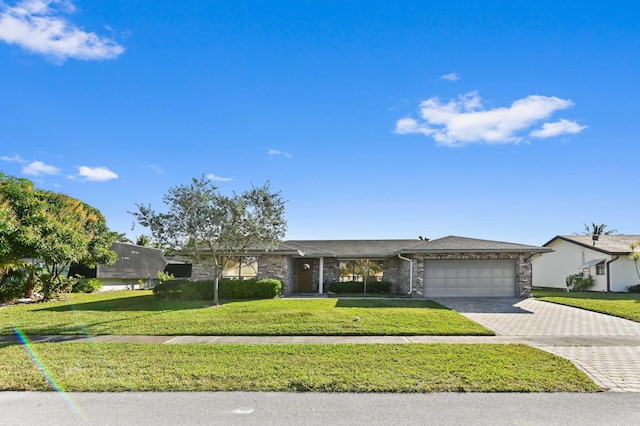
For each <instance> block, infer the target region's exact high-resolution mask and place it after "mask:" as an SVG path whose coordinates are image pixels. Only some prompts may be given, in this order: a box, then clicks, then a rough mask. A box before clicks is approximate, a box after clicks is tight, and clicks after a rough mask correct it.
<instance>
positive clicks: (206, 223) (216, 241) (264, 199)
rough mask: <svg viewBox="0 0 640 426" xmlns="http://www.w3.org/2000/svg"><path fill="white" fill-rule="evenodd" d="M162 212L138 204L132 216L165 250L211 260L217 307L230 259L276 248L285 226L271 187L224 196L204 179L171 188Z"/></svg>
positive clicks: (281, 204)
mask: <svg viewBox="0 0 640 426" xmlns="http://www.w3.org/2000/svg"><path fill="white" fill-rule="evenodd" d="M163 202H164V203H165V204H166V205H167V206H168V211H167V212H166V213H161V212H156V211H155V210H153V209H152V208H151V205H146V206H145V205H141V204H136V207H137V208H138V210H137V211H135V212H130V213H131V214H133V215H134V216H135V218H136V220H137V221H138V223H140V225H142V226H144V227H148V228H149V229H150V230H151V235H152V237H153V239H154V241H155V242H156V243H158V244H160V246H161V247H163V248H168V249H171V250H176V251H178V252H182V253H184V254H186V255H187V256H189V257H191V258H192V259H195V260H200V261H202V262H203V264H204V263H205V262H204V261H205V260H210V262H208V263H209V265H210V274H211V276H213V277H214V281H215V284H214V294H213V303H214V304H215V305H218V304H219V300H218V288H219V280H220V277H221V275H222V271H223V270H224V269H225V268H226V266H227V262H228V261H229V259H231V258H233V257H234V256H236V255H238V254H239V253H242V252H243V251H245V250H247V249H250V248H251V249H262V250H269V249H274V248H276V247H277V246H278V244H279V243H280V240H281V239H282V238H283V237H284V235H285V232H286V229H287V223H286V220H285V218H284V201H283V200H282V199H281V197H280V193H279V192H276V193H273V192H271V190H270V188H269V183H268V182H267V183H266V184H265V185H264V186H262V187H259V188H256V187H253V186H252V188H251V189H250V190H248V191H245V192H243V193H241V194H236V193H233V195H231V196H225V195H222V194H221V193H220V192H219V191H218V188H217V187H216V186H214V185H213V184H212V183H211V181H210V180H208V179H206V178H205V177H204V176H203V177H202V178H200V179H196V178H193V179H192V182H191V184H189V185H178V186H175V187H172V188H170V189H169V191H168V192H167V193H166V195H165V196H164V198H163Z"/></svg>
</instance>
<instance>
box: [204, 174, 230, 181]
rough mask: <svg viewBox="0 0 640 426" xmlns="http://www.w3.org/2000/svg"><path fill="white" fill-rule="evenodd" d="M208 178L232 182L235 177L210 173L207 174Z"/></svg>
mask: <svg viewBox="0 0 640 426" xmlns="http://www.w3.org/2000/svg"><path fill="white" fill-rule="evenodd" d="M207 179H210V180H214V181H218V182H230V181H232V180H233V178H224V177H220V176H216V175H214V174H213V173H209V174H208V175H207Z"/></svg>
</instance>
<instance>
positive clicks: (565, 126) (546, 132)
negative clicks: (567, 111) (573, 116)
mask: <svg viewBox="0 0 640 426" xmlns="http://www.w3.org/2000/svg"><path fill="white" fill-rule="evenodd" d="M586 128H587V126H581V125H579V124H578V123H576V122H575V121H569V120H565V119H564V118H562V119H560V121H556V122H555V123H544V124H543V125H542V128H540V129H538V130H534V131H533V132H531V136H533V137H534V138H552V137H554V136H559V135H564V134H567V133H569V134H572V135H575V134H576V133H580V132H581V131H583V130H584V129H586Z"/></svg>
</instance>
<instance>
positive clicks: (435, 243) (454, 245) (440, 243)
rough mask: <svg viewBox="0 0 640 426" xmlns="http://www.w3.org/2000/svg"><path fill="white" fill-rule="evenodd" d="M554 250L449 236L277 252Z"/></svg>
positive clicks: (294, 244)
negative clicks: (434, 238)
mask: <svg viewBox="0 0 640 426" xmlns="http://www.w3.org/2000/svg"><path fill="white" fill-rule="evenodd" d="M547 251H551V249H548V248H544V247H537V246H530V245H524V244H515V243H506V242H502V241H491V240H480V239H475V238H464V237H456V236H448V237H444V238H439V239H437V240H432V241H422V240H416V239H413V240H288V241H284V242H282V243H281V244H280V247H278V248H277V249H276V250H274V252H276V253H281V254H294V255H295V254H298V255H302V253H304V256H307V257H312V256H327V257H328V256H335V257H347V258H348V257H350V258H375V257H389V256H396V255H398V254H412V253H452V252H458V253H465V252H466V253H470V252H509V253H542V252H547Z"/></svg>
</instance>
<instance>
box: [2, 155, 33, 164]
mask: <svg viewBox="0 0 640 426" xmlns="http://www.w3.org/2000/svg"><path fill="white" fill-rule="evenodd" d="M0 160H2V161H10V162H16V163H26V162H27V160H23V159H22V157H20V156H19V155H14V156H13V157H7V156H6V155H3V156H2V157H0Z"/></svg>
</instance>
